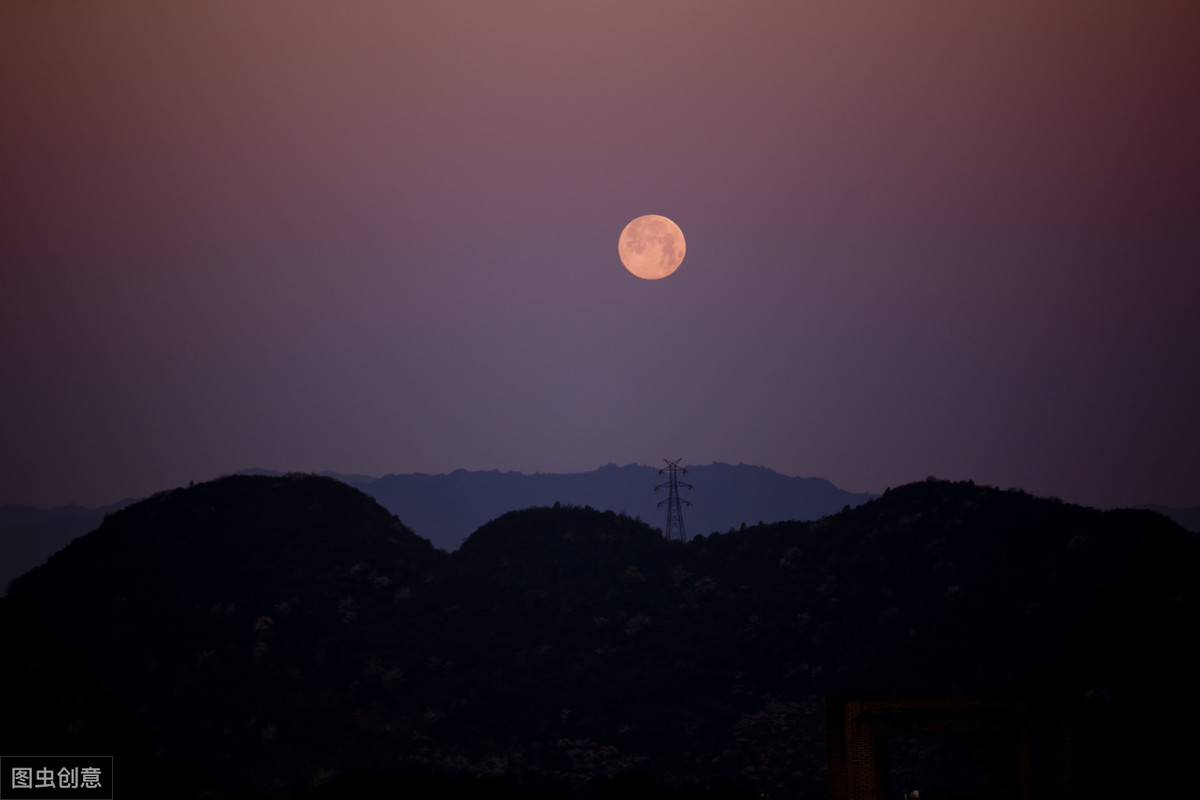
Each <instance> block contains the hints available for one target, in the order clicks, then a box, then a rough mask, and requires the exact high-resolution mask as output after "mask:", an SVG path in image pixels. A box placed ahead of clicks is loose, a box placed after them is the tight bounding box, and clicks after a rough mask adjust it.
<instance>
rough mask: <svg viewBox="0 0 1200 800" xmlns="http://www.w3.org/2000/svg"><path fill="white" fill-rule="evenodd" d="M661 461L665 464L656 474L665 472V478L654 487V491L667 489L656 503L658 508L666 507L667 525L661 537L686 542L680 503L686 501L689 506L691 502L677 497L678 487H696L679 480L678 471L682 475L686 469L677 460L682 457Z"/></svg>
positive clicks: (685, 472)
mask: <svg viewBox="0 0 1200 800" xmlns="http://www.w3.org/2000/svg"><path fill="white" fill-rule="evenodd" d="M663 461H665V462H666V464H667V465H666V466H665V467H663V468H662V469H660V470H659V471H658V474H659V475H662V474H663V473H666V475H667V479H666V480H665V481H663V482H662V483H660V484H659V485H658V486H655V487H654V491H656V492H657V491H658V490H659V489H667V490H668V491H667V499H666V500H663V501H661V502H660V503H659V504H658V507H659V508H662V507H663V506H664V505H665V506H666V507H667V527H666V529H665V530H664V531H663V538H664V539H667V540H672V539H673V540H675V541H677V542H686V541H687V534H686V533H684V532H683V509H682V508H680V503H687V504H688V505H689V506H690V505H691V502H689V501H687V500H680V499H679V487H680V486H686V487H687V488H688V490H693V489H695V488H696V487H694V486H692V485H691V484H690V483H684V482H683V481H681V480H679V475H678V473H680V472H682V473H683V474H684V475H687V470H686V469H684V468H683V467H681V466H679V462H680V461H682V459H679V458H677V459H675V460H674V461H667V459H665V458H664V459H663Z"/></svg>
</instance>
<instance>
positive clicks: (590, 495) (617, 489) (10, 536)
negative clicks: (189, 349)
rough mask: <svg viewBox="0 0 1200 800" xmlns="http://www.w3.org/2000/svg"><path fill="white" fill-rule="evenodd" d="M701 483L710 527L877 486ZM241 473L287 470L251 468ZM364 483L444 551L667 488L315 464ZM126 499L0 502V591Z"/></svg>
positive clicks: (632, 469) (640, 501)
mask: <svg viewBox="0 0 1200 800" xmlns="http://www.w3.org/2000/svg"><path fill="white" fill-rule="evenodd" d="M691 469H692V474H691V475H690V476H689V477H690V478H692V482H693V483H695V484H696V486H697V492H696V494H695V496H694V497H691V498H690V499H691V500H693V501H695V504H696V505H695V506H694V507H693V508H689V509H688V513H687V514H686V515H685V520H686V522H687V525H688V530H689V531H691V532H692V533H711V532H713V531H724V530H728V529H730V528H734V527H738V526H740V525H743V524H746V523H754V522H758V521H765V522H775V521H778V520H785V519H800V520H806V519H817V518H818V517H822V516H825V515H826V514H832V513H833V512H835V511H838V510H840V509H841V508H843V507H844V506H846V505H851V506H855V505H858V504H860V503H864V502H866V501H867V500H869V499H871V497H872V496H873V495H869V494H861V493H854V492H846V491H843V490H841V489H839V488H837V487H836V486H834V485H833V484H831V483H830V482H829V481H826V480H824V479H822V478H791V477H788V476H786V475H781V474H779V473H778V472H774V471H773V470H769V469H766V468H764V467H753V466H747V465H745V464H739V465H737V466H731V465H729V464H711V465H709V466H703V467H693V468H691ZM238 474H239V475H273V476H278V475H282V474H284V473H282V472H279V471H276V470H267V469H258V468H255V469H247V470H242V471H241V472H239V473H238ZM321 474H322V475H327V476H329V477H333V478H336V479H337V480H339V481H342V482H343V483H348V484H350V485H351V486H355V487H357V488H359V489H362V490H363V491H364V492H366V493H367V494H368V495H370V496H372V497H374V498H375V499H376V500H378V501H379V503H380V504H381V505H383V507H384V508H386V509H388V510H389V511H391V512H392V513H393V514H396V515H397V516H399V517H400V518H401V519H403V520H405V522H406V523H407V524H408V525H409V526H411V527H412V529H413V530H415V531H416V532H417V533H418V534H420V535H421V536H423V537H425V538H426V539H429V540H430V541H431V542H433V544H434V546H435V547H438V548H440V549H442V550H446V551H450V550H454V549H455V548H457V547H458V546H459V545H460V544H462V542H463V540H464V539H466V537H467V536H468V535H469V534H470V533H471V532H472V531H474V530H475V529H476V528H478V527H479V526H480V525H483V524H484V523H485V522H487V521H488V520H492V519H495V518H496V517H498V516H500V515H501V514H503V513H504V512H506V511H513V510H515V509H519V508H529V507H530V506H542V505H546V506H548V505H553V504H554V503H557V502H561V503H569V504H573V505H581V506H582V505H590V506H593V507H595V508H601V509H612V510H614V511H620V512H623V513H626V514H628V515H629V516H633V517H639V518H641V519H643V520H645V521H646V522H649V523H650V524H651V525H652V526H654V527H661V526H662V523H663V519H665V517H664V512H663V511H661V510H659V509H658V508H657V504H658V502H659V501H660V500H664V499H665V496H664V494H663V493H662V492H659V493H657V494H656V493H655V492H654V487H655V485H657V484H658V483H660V482H661V479H660V478H659V477H658V470H657V469H655V468H653V467H644V466H636V465H628V466H624V467H617V466H615V465H611V464H610V465H608V466H605V467H601V468H600V469H598V470H593V471H592V472H580V473H571V474H541V473H539V474H535V475H524V474H522V473H519V472H499V471H496V470H493V471H490V472H468V471H467V470H457V471H455V472H452V473H450V474H448V475H424V474H421V473H416V474H408V475H385V476H384V477H382V478H375V477H371V476H369V475H361V474H352V475H347V474H340V473H334V472H325V473H321ZM130 502H132V501H131V500H124V501H121V502H120V503H115V504H113V505H110V506H105V507H103V508H96V509H87V508H83V507H81V506H62V507H60V508H53V509H36V508H30V507H29V506H18V505H10V506H0V595H2V594H3V592H4V591H6V589H7V586H8V582H9V581H11V580H12V579H13V578H15V577H17V576H18V575H20V574H22V573H24V572H26V571H28V570H30V569H32V568H33V567H35V566H37V565H38V564H42V563H44V562H45V560H46V559H47V558H49V557H50V555H51V554H53V553H56V552H58V551H59V550H61V549H62V548H63V547H64V546H65V545H66V544H67V543H68V542H70V541H71V540H72V539H74V538H76V537H77V536H81V535H83V534H84V533H87V532H88V531H91V530H95V528H96V527H97V526H98V525H99V524H100V522H101V521H102V520H103V519H104V515H105V514H106V513H109V512H111V511H114V510H116V509H118V508H123V507H125V506H126V505H128V504H129V503H130Z"/></svg>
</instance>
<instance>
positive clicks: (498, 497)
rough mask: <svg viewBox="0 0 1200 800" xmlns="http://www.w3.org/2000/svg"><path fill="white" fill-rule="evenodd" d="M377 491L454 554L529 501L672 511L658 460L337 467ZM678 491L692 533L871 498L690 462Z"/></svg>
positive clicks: (660, 513)
mask: <svg viewBox="0 0 1200 800" xmlns="http://www.w3.org/2000/svg"><path fill="white" fill-rule="evenodd" d="M332 477H336V478H338V479H339V480H343V481H344V482H346V483H349V484H350V485H351V486H354V487H356V488H359V489H361V490H363V491H364V492H366V493H367V494H369V495H371V496H372V497H374V498H375V499H376V500H377V501H378V502H379V504H380V505H382V506H383V507H384V508H386V509H387V510H388V511H391V512H392V513H393V514H395V515H396V516H398V517H399V518H400V519H401V520H403V521H404V524H405V525H408V526H409V527H411V528H412V529H413V530H414V531H416V532H417V534H418V535H420V536H424V537H426V538H427V539H429V540H430V541H431V542H433V544H434V546H436V547H438V548H441V549H443V550H447V551H451V550H455V549H457V548H458V546H459V545H460V544H462V542H463V541H464V540H465V539H466V538H467V536H469V535H470V534H471V533H472V532H473V531H475V530H476V529H478V528H479V527H480V526H481V525H483V524H485V523H487V522H489V521H490V520H493V519H496V518H497V517H499V516H500V515H502V514H504V513H506V512H508V511H515V510H518V509H522V508H530V507H533V506H551V505H554V504H555V503H564V504H568V505H576V506H591V507H593V508H596V509H599V510H601V511H606V510H610V511H616V512H618V513H622V514H627V515H628V516H631V517H634V518H636V519H640V520H641V521H643V522H645V523H647V524H648V525H650V526H651V527H652V528H661V527H662V525H663V523H664V521H665V519H666V510H665V508H664V509H660V508H659V507H658V506H659V503H661V502H662V501H665V500H666V499H667V492H666V490H665V489H664V490H662V491H657V492H656V491H655V486H657V485H659V484H661V483H663V482H664V481H665V477H663V476H660V475H659V474H658V469H656V468H655V467H648V466H642V465H637V464H628V465H626V466H623V467H619V466H617V465H616V464H608V465H605V466H603V467H600V468H599V469H597V470H593V471H591V472H576V473H565V474H564V473H535V474H533V475H527V474H524V473H520V472H500V471H499V470H491V471H486V472H484V471H478V472H470V471H467V470H456V471H455V472H451V473H450V474H448V475H424V474H420V473H417V474H406V475H384V476H383V477H381V478H377V479H363V478H362V477H361V476H341V475H337V474H332ZM682 480H684V481H686V482H688V483H690V484H691V485H693V486H694V487H695V489H694V490H688V489H683V490H681V497H682V498H683V499H685V500H687V501H690V502H691V503H692V505H691V506H690V507H686V508H685V509H684V514H683V517H684V524H685V527H686V530H687V532H688V534H689V535H691V536H695V535H696V534H700V533H703V534H709V533H714V532H725V531H728V530H730V529H732V528H737V527H739V526H741V525H753V524H755V523H758V522H781V521H783V520H792V519H794V520H812V519H819V518H820V517H824V516H827V515H829V514H834V513H836V512H838V511H841V510H842V509H843V508H845V507H846V506H851V507H853V506H857V505H861V504H862V503H865V502H867V501H868V500H870V499H871V498H872V497H874V495H870V494H866V493H856V492H847V491H844V490H842V489H839V488H838V487H836V486H834V485H833V484H832V483H830V482H829V481H827V480H825V479H823V478H793V477H789V476H787V475H782V474H780V473H778V472H775V471H774V470H771V469H767V468H766V467H756V466H750V465H747V464H738V465H731V464H721V463H715V464H709V465H707V466H691V467H688V474H687V475H685V476H682Z"/></svg>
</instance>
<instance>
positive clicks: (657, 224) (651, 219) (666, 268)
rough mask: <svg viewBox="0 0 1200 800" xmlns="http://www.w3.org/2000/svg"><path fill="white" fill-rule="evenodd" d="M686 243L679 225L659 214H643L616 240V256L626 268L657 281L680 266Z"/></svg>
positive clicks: (685, 250)
mask: <svg viewBox="0 0 1200 800" xmlns="http://www.w3.org/2000/svg"><path fill="white" fill-rule="evenodd" d="M685 252H687V242H686V241H685V240H684V238H683V231H681V230H679V226H678V225H676V224H675V223H674V222H672V221H671V220H669V219H667V218H666V217H660V216H659V215H658V214H646V215H645V216H641V217H638V218H637V219H635V220H634V221H633V222H630V223H629V224H628V225H626V226H625V230H623V231H621V238H620V239H619V240H617V255H619V256H620V257H621V263H622V264H624V265H625V269H627V270H629V271H630V272H632V273H633V274H634V275H637V276H638V277H639V278H645V279H646V280H648V281H656V280H659V279H660V278H665V277H667V276H668V275H670V274H671V273H672V272H674V271H675V270H677V269H679V265H680V263H682V262H683V255H684V253H685Z"/></svg>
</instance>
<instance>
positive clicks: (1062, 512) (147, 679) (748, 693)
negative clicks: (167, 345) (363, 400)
mask: <svg viewBox="0 0 1200 800" xmlns="http://www.w3.org/2000/svg"><path fill="white" fill-rule="evenodd" d="M1196 547H1197V544H1196V537H1195V535H1193V534H1190V533H1188V532H1186V531H1184V530H1182V529H1181V528H1179V527H1178V526H1177V525H1175V524H1174V523H1172V522H1170V521H1169V520H1167V519H1165V518H1163V517H1161V516H1159V515H1157V514H1154V513H1151V512H1146V511H1112V512H1099V511H1095V510H1092V509H1087V508H1081V507H1077V506H1071V505H1067V504H1063V503H1060V502H1057V501H1053V500H1044V499H1039V498H1035V497H1031V496H1029V495H1027V494H1024V493H1021V492H1013V491H999V490H996V489H992V488H987V487H981V486H976V485H974V484H971V483H946V482H938V481H929V482H924V483H919V484H912V485H909V486H904V487H900V488H898V489H893V490H890V491H889V492H887V493H886V494H885V495H884V496H882V497H880V498H877V499H875V500H873V501H871V502H868V503H866V504H864V505H861V506H859V507H857V508H853V509H850V510H846V511H844V512H842V513H840V514H836V515H833V516H828V517H825V518H822V519H820V520H817V521H814V522H807V523H800V522H786V523H776V524H771V525H763V526H755V527H750V528H747V529H746V530H744V531H737V532H730V533H727V534H721V535H711V536H707V537H697V538H696V539H695V540H693V541H691V542H689V543H687V544H686V545H684V544H679V543H672V542H666V541H664V540H663V539H662V538H661V537H660V536H659V535H658V534H657V532H656V531H654V530H652V529H651V528H650V527H649V526H647V525H646V524H644V523H641V522H639V521H637V520H635V519H632V518H630V517H626V516H623V515H619V514H616V513H613V512H600V511H596V510H593V509H591V508H587V507H583V508H580V507H574V506H558V507H539V508H531V509H527V510H523V511H514V512H511V513H508V514H505V515H503V516H501V517H499V518H497V519H495V520H493V521H492V522H490V523H488V524H487V525H484V526H483V527H481V528H480V529H479V530H477V531H476V532H475V533H474V534H472V535H471V536H470V537H469V539H468V540H467V541H466V542H465V543H464V544H463V545H462V547H460V548H459V549H458V550H457V551H456V552H454V553H452V554H446V553H444V552H442V551H439V550H436V549H434V548H433V547H432V545H430V544H429V542H427V541H426V540H423V539H421V538H419V537H418V536H416V535H415V534H413V533H412V532H411V531H410V530H409V529H408V528H406V527H405V525H404V524H403V523H402V522H401V521H399V520H397V519H395V518H394V517H392V516H391V515H390V514H389V513H388V512H387V511H385V510H384V509H383V508H381V507H380V506H379V505H377V504H376V503H375V502H374V501H373V500H372V499H371V498H369V497H367V496H366V495H364V494H362V493H361V492H359V491H357V490H355V489H353V488H351V487H349V486H346V485H344V484H341V483H339V482H337V481H334V480H332V479H328V478H318V477H311V476H291V477H278V476H274V477H249V476H234V477H230V478H225V479H221V480H218V481H214V482H211V483H206V484H200V485H197V486H195V487H192V488H188V489H179V490H175V491H172V492H164V493H162V494H159V495H156V496H154V497H152V498H149V499H148V500H145V501H142V502H140V503H137V504H135V505H133V506H130V507H129V508H127V509H125V510H123V511H120V512H117V513H114V514H112V515H110V516H109V517H108V519H107V520H106V521H105V523H104V524H103V525H102V526H101V527H100V528H99V529H98V530H96V531H94V532H93V533H91V534H88V535H86V536H84V537H82V538H80V539H78V540H76V541H75V542H74V543H72V544H71V545H70V546H68V547H67V548H66V549H64V550H63V551H62V552H60V553H59V554H57V555H56V556H54V557H53V558H52V559H51V560H50V561H49V563H47V564H46V565H44V566H43V567H40V568H38V569H36V570H34V571H33V572H31V573H30V574H28V575H26V576H24V577H23V578H21V579H20V580H18V581H16V582H15V583H14V584H13V586H12V588H11V590H10V593H9V596H8V597H7V598H4V599H3V600H0V625H2V630H3V631H4V635H5V639H6V649H5V656H4V658H3V660H2V665H3V666H2V669H3V673H2V675H0V677H2V678H3V680H2V686H3V688H2V689H0V692H2V693H3V695H2V696H0V701H2V702H3V707H4V708H5V709H6V713H5V714H4V716H3V717H2V718H0V732H2V734H3V739H2V741H0V748H2V749H0V752H5V753H14V752H39V753H80V754H84V753H95V752H104V753H113V754H114V755H115V756H116V759H117V761H116V766H117V771H118V773H119V774H121V775H122V776H124V777H123V780H124V781H126V782H127V783H126V786H127V787H129V789H130V790H131V791H132V790H136V789H139V788H141V789H143V790H148V789H150V788H151V787H154V786H162V785H166V784H164V783H163V782H164V781H167V780H170V781H173V783H171V784H170V785H171V786H174V787H176V788H177V789H178V790H179V791H180V792H181V793H182V794H185V795H189V796H198V795H199V794H200V793H202V792H205V791H207V792H209V793H210V796H213V795H214V793H215V796H221V795H222V793H225V796H244V795H245V794H246V793H247V792H249V791H251V790H253V791H257V792H260V793H262V794H265V795H276V796H283V795H290V796H303V795H304V794H306V793H310V792H312V791H314V790H317V788H318V787H320V788H319V793H320V794H322V795H325V796H340V795H341V796H348V795H349V794H351V793H353V792H354V791H358V789H361V787H362V785H363V784H362V781H363V780H364V776H368V778H367V780H368V782H369V781H372V780H373V781H374V782H375V783H376V784H377V785H378V784H379V783H381V782H382V783H385V784H386V783H387V782H388V781H397V780H401V778H400V777H398V776H401V775H409V776H410V778H411V773H403V772H394V771H393V772H376V770H383V769H385V768H394V767H395V766H396V765H398V764H402V763H410V764H417V765H422V767H423V768H425V769H429V770H433V771H435V772H436V773H438V774H445V775H451V774H458V775H475V776H485V775H490V776H496V775H507V776H510V778H511V776H539V777H538V778H537V779H538V780H543V781H548V782H549V783H545V784H538V785H539V786H541V787H542V788H543V789H545V790H546V791H547V792H549V791H550V787H557V790H558V791H561V792H563V793H569V792H570V791H572V790H573V789H572V787H574V789H579V788H580V787H583V786H585V785H586V784H588V782H589V781H591V782H592V784H591V785H592V786H593V792H594V793H595V792H596V791H599V790H597V789H595V787H596V786H604V785H605V784H603V783H597V781H599V779H602V778H606V777H607V778H611V777H612V776H615V775H618V774H621V773H626V772H628V771H630V770H640V771H642V772H643V773H647V774H649V775H650V776H653V779H652V780H653V781H654V782H656V783H655V786H656V787H658V788H657V789H656V791H658V793H659V796H665V795H664V794H663V793H665V792H666V791H668V788H666V787H672V786H680V785H684V784H697V785H710V784H711V785H717V784H712V781H714V780H716V779H718V778H725V779H728V780H729V781H730V782H729V783H726V784H721V785H726V786H728V787H734V788H731V789H730V792H734V793H736V791H735V790H744V791H747V792H753V793H757V792H771V793H772V794H774V795H775V796H795V797H814V798H816V797H824V796H826V794H827V791H828V790H827V785H826V776H825V772H824V768H825V766H824V765H825V738H824V737H825V730H824V716H823V714H824V702H825V697H826V696H827V695H829V694H831V693H836V692H859V693H861V692H898V691H902V692H947V691H994V692H1022V693H1028V694H1032V695H1033V696H1036V697H1038V698H1040V702H1050V703H1054V704H1057V705H1060V706H1062V707H1064V708H1066V709H1068V711H1069V713H1070V714H1072V715H1073V716H1074V717H1075V718H1077V719H1079V720H1080V721H1081V722H1080V729H1079V730H1080V733H1079V735H1078V737H1077V742H1076V749H1077V761H1078V764H1079V774H1080V786H1081V789H1083V788H1086V787H1088V786H1091V787H1098V786H1107V787H1109V788H1111V787H1113V786H1120V785H1121V782H1122V781H1124V780H1129V779H1131V777H1132V776H1135V775H1137V776H1139V779H1144V778H1143V776H1142V773H1147V774H1152V775H1158V776H1160V777H1164V780H1165V779H1167V778H1170V777H1171V772H1170V770H1171V769H1172V768H1173V767H1172V764H1186V763H1188V762H1187V755H1186V753H1185V752H1184V750H1183V749H1182V748H1185V747H1187V746H1188V744H1189V741H1188V740H1187V739H1182V740H1181V739H1178V738H1175V739H1171V738H1170V737H1168V736H1165V735H1160V734H1159V732H1160V731H1161V730H1163V728H1162V727H1161V726H1160V727H1155V726H1156V725H1158V724H1159V723H1163V722H1164V721H1169V719H1168V716H1169V718H1174V715H1178V714H1184V717H1185V718H1186V715H1187V714H1190V713H1194V712H1195V711H1196V710H1197V708H1196V701H1195V692H1194V690H1193V689H1191V688H1190V687H1191V684H1192V681H1193V675H1194V674H1195V670H1196V667H1197V666H1200V664H1197V660H1196V657H1195V655H1193V654H1191V652H1190V648H1189V647H1187V644H1188V643H1189V642H1190V641H1191V637H1192V635H1193V633H1194V630H1195V629H1196V628H1195V625H1196V622H1197V621H1198V615H1197V598H1196V586H1197V577H1200V576H1198V575H1197V563H1198V562H1197V550H1196ZM1164 710H1165V712H1166V714H1167V715H1168V716H1164V715H1163V713H1162V712H1164ZM1172 748H1175V749H1172ZM1118 754H1119V756H1120V757H1119V758H1117V757H1116V756H1117V755H1118ZM923 757H924V755H923V754H922V753H921V752H918V753H916V754H915V755H912V758H913V759H916V760H920V758H923ZM1173 758H1178V761H1173V760H1172V759H1173ZM1177 768H1178V769H1181V768H1182V767H1177ZM370 776H373V777H370ZM528 780H532V778H526V781H528ZM931 780H932V779H931ZM508 785H509V786H510V788H511V784H508ZM523 786H524V788H525V789H528V788H529V786H528V785H523ZM351 787H358V789H352V788H351ZM739 787H740V789H739ZM391 788H393V789H396V790H402V788H403V787H391ZM547 796H548V795H547ZM556 796H557V795H556ZM563 796H565V794H564V795H563ZM593 796H596V795H595V794H593ZM711 796H714V797H715V796H716V795H715V794H712V795H711ZM731 796H732V795H731Z"/></svg>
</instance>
